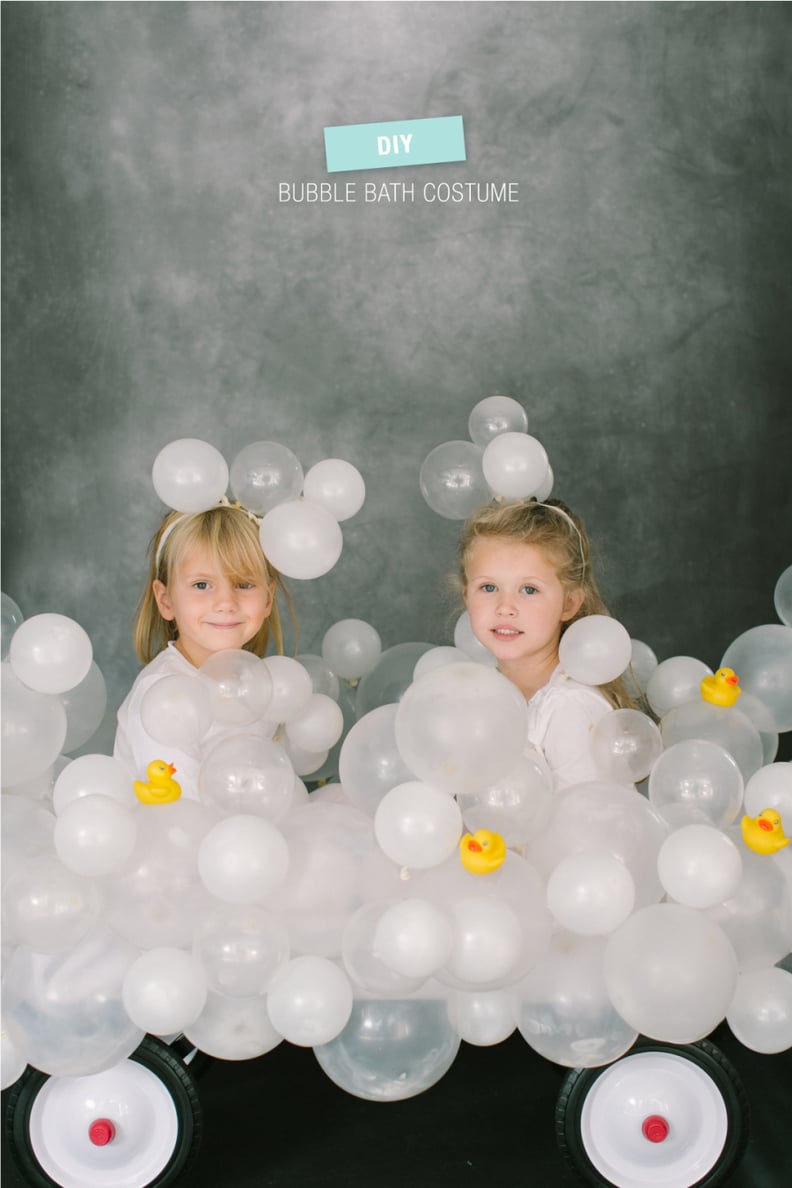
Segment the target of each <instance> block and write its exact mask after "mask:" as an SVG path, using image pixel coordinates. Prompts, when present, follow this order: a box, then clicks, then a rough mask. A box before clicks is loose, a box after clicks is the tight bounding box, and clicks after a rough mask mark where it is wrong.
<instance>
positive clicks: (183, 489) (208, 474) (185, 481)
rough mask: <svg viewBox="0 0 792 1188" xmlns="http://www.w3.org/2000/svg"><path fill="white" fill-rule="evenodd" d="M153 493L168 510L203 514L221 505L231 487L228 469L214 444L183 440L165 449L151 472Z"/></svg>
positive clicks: (170, 444) (189, 439)
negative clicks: (155, 493) (229, 486)
mask: <svg viewBox="0 0 792 1188" xmlns="http://www.w3.org/2000/svg"><path fill="white" fill-rule="evenodd" d="M151 480H152V482H153V484H154V490H155V491H156V492H157V494H158V495H159V497H160V499H161V500H162V502H163V503H164V504H165V505H166V506H167V507H172V508H173V509H174V511H180V512H188V513H192V512H202V511H206V510H207V509H208V508H210V507H214V506H215V504H216V503H219V502H220V500H221V499H222V497H223V496H224V495H225V493H226V487H227V486H228V466H227V465H226V460H225V458H224V457H223V455H222V454H221V453H220V452H219V450H216V449H215V447H214V446H213V445H209V443H208V442H206V441H199V440H198V439H196V438H194V437H182V438H179V439H178V440H177V441H172V442H170V443H169V444H168V445H166V446H163V448H162V449H161V450H160V452H159V453H158V454H157V456H156V458H155V459H154V465H153V467H152V470H151Z"/></svg>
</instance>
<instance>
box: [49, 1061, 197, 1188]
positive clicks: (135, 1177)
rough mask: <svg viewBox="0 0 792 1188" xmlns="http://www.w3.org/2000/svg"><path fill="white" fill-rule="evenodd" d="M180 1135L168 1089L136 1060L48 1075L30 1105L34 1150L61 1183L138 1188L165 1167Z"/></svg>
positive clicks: (78, 1187)
mask: <svg viewBox="0 0 792 1188" xmlns="http://www.w3.org/2000/svg"><path fill="white" fill-rule="evenodd" d="M178 1133H179V1120H178V1115H177V1112H176V1107H175V1104H174V1101H173V1098H172V1096H171V1094H170V1092H169V1090H168V1088H167V1086H166V1085H165V1084H164V1083H163V1082H162V1081H161V1080H160V1078H159V1077H158V1076H157V1075H156V1073H153V1072H152V1071H151V1070H150V1069H148V1068H145V1067H144V1066H143V1065H142V1064H138V1063H137V1061H135V1060H122V1061H121V1062H120V1063H119V1064H116V1065H115V1066H114V1067H113V1068H110V1069H108V1070H107V1071H106V1072H102V1073H95V1074H94V1075H93V1076H89V1077H50V1078H49V1080H47V1081H45V1082H44V1084H43V1085H42V1087H41V1089H40V1090H39V1092H38V1094H37V1095H36V1098H35V1100H34V1102H33V1105H32V1107H31V1110H30V1142H31V1145H32V1148H33V1152H34V1154H35V1156H36V1159H37V1160H38V1161H39V1163H40V1165H41V1167H42V1168H43V1169H44V1171H45V1172H46V1173H47V1175H48V1176H50V1177H51V1178H52V1179H53V1180H55V1182H56V1183H57V1184H60V1185H62V1188H141V1185H144V1184H149V1183H151V1181H152V1180H153V1179H155V1177H156V1176H157V1175H158V1174H159V1173H160V1172H161V1171H162V1170H163V1168H164V1167H165V1166H166V1165H167V1163H168V1161H169V1160H170V1158H171V1156H172V1155H173V1151H174V1148H175V1146H176V1142H177V1138H178Z"/></svg>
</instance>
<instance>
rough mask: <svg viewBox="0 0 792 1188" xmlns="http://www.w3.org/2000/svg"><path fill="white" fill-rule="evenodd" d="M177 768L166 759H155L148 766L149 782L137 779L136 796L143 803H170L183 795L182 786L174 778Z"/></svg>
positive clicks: (135, 784) (135, 785)
mask: <svg viewBox="0 0 792 1188" xmlns="http://www.w3.org/2000/svg"><path fill="white" fill-rule="evenodd" d="M175 774H176V768H175V767H174V766H173V764H172V763H166V762H165V760H164V759H155V760H154V761H153V762H152V763H149V765H148V767H147V768H146V775H147V776H148V778H149V782H148V783H147V784H145V783H144V782H143V780H135V783H134V789H135V796H137V798H138V800H139V801H140V802H141V803H142V804H170V802H171V801H172V800H178V799H179V797H180V796H181V786H180V785H179V784H178V783H177V782H176V780H174V778H173V777H174V775H175Z"/></svg>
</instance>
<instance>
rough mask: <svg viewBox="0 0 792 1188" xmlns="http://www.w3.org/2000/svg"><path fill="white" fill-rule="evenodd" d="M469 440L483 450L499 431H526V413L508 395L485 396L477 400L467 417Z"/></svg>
mask: <svg viewBox="0 0 792 1188" xmlns="http://www.w3.org/2000/svg"><path fill="white" fill-rule="evenodd" d="M468 432H469V434H470V438H471V441H474V442H475V443H476V445H477V446H480V447H481V449H482V450H483V449H484V447H485V446H487V445H489V443H490V442H491V441H492V439H493V438H494V437H499V436H500V434H501V433H527V432H528V414H527V413H526V411H525V409H524V408H523V406H522V405H521V404H518V403H517V401H516V400H512V398H511V397H510V396H487V397H485V399H484V400H479V402H478V404H477V405H475V407H474V408H473V411H472V412H471V414H470V416H469V417H468Z"/></svg>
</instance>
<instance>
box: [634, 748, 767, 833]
mask: <svg viewBox="0 0 792 1188" xmlns="http://www.w3.org/2000/svg"><path fill="white" fill-rule="evenodd" d="M743 786H744V785H743V777H742V772H741V771H740V768H739V765H738V763H737V760H736V759H735V758H734V756H733V755H730V754H729V752H728V751H727V750H725V749H724V748H723V747H722V746H720V745H719V744H718V743H716V742H708V741H707V740H706V739H699V738H689V739H685V740H684V741H683V742H678V743H674V744H673V745H671V746H669V747H668V748H667V749H666V750H665V751H664V752H663V754H662V755H661V756H660V758H659V759H658V760H657V762H656V763H655V765H654V767H653V768H652V771H651V772H650V774H649V799H650V801H651V802H652V804H653V805H654V806H655V808H656V809H657V810H658V811H659V812H661V813H665V811H666V809H668V808H670V807H672V806H684V807H685V808H688V809H692V810H696V812H697V813H703V814H704V815H705V816H706V817H707V818H709V820H710V821H711V822H712V824H713V825H717V826H718V827H719V828H721V827H723V826H725V825H730V824H731V822H732V821H733V820H734V818H735V817H736V816H737V813H738V812H739V810H740V805H741V804H742V797H743ZM766 807H767V806H766V805H762V808H766Z"/></svg>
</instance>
